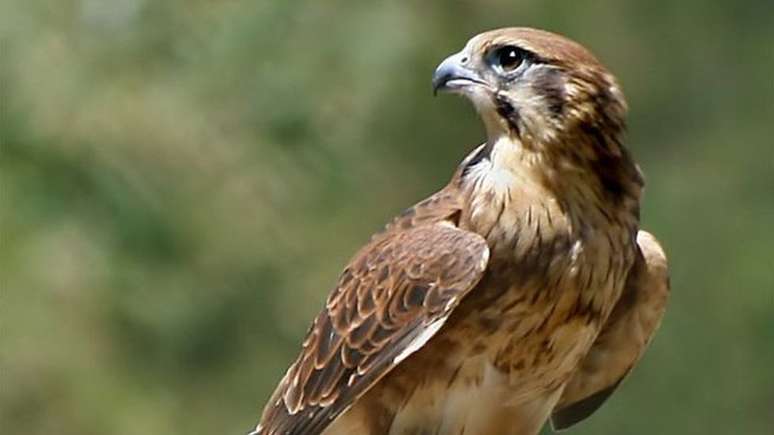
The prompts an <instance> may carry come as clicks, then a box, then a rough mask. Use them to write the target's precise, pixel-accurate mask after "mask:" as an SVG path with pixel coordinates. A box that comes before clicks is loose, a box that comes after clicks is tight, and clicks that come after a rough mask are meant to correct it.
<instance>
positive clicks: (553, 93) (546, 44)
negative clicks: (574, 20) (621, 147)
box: [433, 28, 626, 146]
mask: <svg viewBox="0 0 774 435" xmlns="http://www.w3.org/2000/svg"><path fill="white" fill-rule="evenodd" d="M433 89H434V91H450V92H454V93H458V94H462V95H465V96H466V97H468V98H469V99H470V100H471V101H472V102H473V105H474V106H475V107H476V110H477V111H478V112H479V114H480V115H481V117H482V119H483V121H484V124H485V126H486V129H487V134H488V136H489V140H490V142H491V141H493V140H496V139H497V138H499V137H501V136H502V135H509V136H515V138H517V139H518V140H519V141H520V142H521V143H523V144H524V145H525V146H530V145H535V146H540V145H543V146H550V145H551V144H552V143H555V142H562V143H566V142H568V141H567V137H568V136H576V135H582V134H587V135H589V134H590V135H595V134H598V133H600V132H601V133H602V134H605V135H611V136H615V137H616V138H617V136H618V135H620V134H621V133H622V132H623V129H624V117H625V114H626V103H625V101H624V97H623V94H622V93H621V90H620V88H619V86H618V84H617V82H616V80H615V78H614V77H613V75H612V74H610V73H609V72H608V71H607V70H606V69H605V68H604V67H603V66H602V64H600V63H599V61H597V59H596V58H595V57H594V56H593V55H592V54H591V53H590V52H589V51H588V50H586V49H585V48H584V47H582V46H581V45H580V44H577V43H575V42H573V41H571V40H569V39H567V38H565V37H563V36H560V35H556V34H553V33H550V32H546V31H542V30H536V29H529V28H506V29H498V30H493V31H490V32H485V33H482V34H480V35H477V36H475V37H474V38H473V39H471V40H470V41H469V42H468V43H467V44H466V45H465V47H464V48H463V49H462V51H460V52H459V53H456V54H453V55H451V56H449V57H448V58H446V59H445V60H444V61H443V62H442V63H441V64H440V65H439V66H438V68H437V69H436V70H435V74H434V75H433Z"/></svg>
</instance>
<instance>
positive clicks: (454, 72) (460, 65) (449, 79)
mask: <svg viewBox="0 0 774 435" xmlns="http://www.w3.org/2000/svg"><path fill="white" fill-rule="evenodd" d="M467 62H468V56H467V55H465V54H463V53H457V54H453V55H451V56H449V57H447V58H446V59H444V61H443V62H441V64H440V65H438V68H436V69H435V73H433V95H437V94H438V91H439V90H440V91H455V90H459V89H464V88H466V87H468V86H471V85H486V82H484V80H483V79H482V78H481V77H480V76H479V75H478V73H476V71H474V70H472V69H470V68H468V67H467V66H465V64H466V63H467Z"/></svg>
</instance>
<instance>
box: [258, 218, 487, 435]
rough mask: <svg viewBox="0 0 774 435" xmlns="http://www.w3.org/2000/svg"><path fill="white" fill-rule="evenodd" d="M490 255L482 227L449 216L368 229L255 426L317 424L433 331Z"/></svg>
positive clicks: (308, 427) (304, 430)
mask: <svg viewBox="0 0 774 435" xmlns="http://www.w3.org/2000/svg"><path fill="white" fill-rule="evenodd" d="M488 257H489V248H488V247H487V245H486V242H485V241H484V239H483V238H482V237H481V236H479V235H477V234H474V233H471V232H467V231H463V230H460V229H458V228H456V227H454V226H453V225H451V224H450V223H448V222H442V223H433V224H429V225H424V226H420V227H417V228H411V229H408V230H405V231H388V232H386V233H383V234H381V235H379V236H377V237H375V238H374V239H372V240H371V242H370V243H369V244H368V245H366V246H365V247H364V248H363V249H362V250H361V251H360V252H359V253H358V254H357V255H356V256H355V257H354V258H353V260H352V261H351V262H350V264H349V265H348V266H347V267H346V268H345V269H344V272H343V273H342V274H341V277H340V278H339V282H338V284H337V286H336V288H335V289H334V290H333V292H332V293H331V294H330V296H329V297H328V300H327V302H326V304H325V308H324V309H323V311H322V312H321V313H320V314H319V315H318V316H317V318H316V319H315V321H314V323H313V325H312V327H311V328H310V330H309V332H308V334H307V336H306V339H305V340H304V343H303V349H302V351H301V354H300V355H299V356H298V358H297V359H296V361H295V362H294V363H293V365H292V366H291V367H290V368H289V369H288V371H287V373H286V374H285V377H284V378H283V379H282V381H281V382H280V384H279V386H278V387H277V390H276V391H275V392H274V394H273V395H272V398H271V399H270V400H269V402H268V404H267V405H266V408H265V409H264V412H263V416H262V419H261V423H260V424H259V425H258V427H257V428H256V431H255V432H254V434H262V435H275V434H276V435H279V434H282V435H300V434H304V435H314V434H319V433H320V432H322V431H323V430H324V429H325V428H326V427H327V426H328V425H329V424H330V423H331V422H332V421H333V420H334V419H335V418H336V417H337V416H338V415H339V414H341V413H343V412H344V411H346V410H347V409H348V408H349V406H351V405H352V403H353V402H354V401H355V400H356V399H357V398H358V397H360V396H361V395H362V394H364V393H365V392H366V391H367V390H368V389H369V388H370V387H371V386H372V385H373V384H374V383H376V382H377V381H378V380H379V379H381V377H383V376H384V375H385V374H387V373H388V372H389V371H390V370H391V369H392V368H393V367H394V366H395V365H397V364H399V363H400V362H401V361H402V360H403V358H405V357H407V356H408V355H410V354H411V353H413V352H414V351H416V350H418V349H419V348H421V347H422V345H424V343H425V342H426V341H427V340H429V339H430V338H431V337H432V336H433V335H434V334H435V332H436V331H437V330H438V329H439V328H440V327H441V326H442V325H443V322H444V321H445V320H446V318H447V317H448V316H449V314H450V313H451V312H452V310H453V309H454V308H455V307H456V306H457V304H458V303H459V301H460V300H461V299H462V297H464V296H465V294H467V293H468V292H469V291H470V290H471V289H472V288H473V287H474V286H475V285H476V284H477V283H478V281H479V280H480V279H481V277H482V275H483V272H484V270H485V268H486V263H487V261H488Z"/></svg>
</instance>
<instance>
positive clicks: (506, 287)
mask: <svg viewBox="0 0 774 435" xmlns="http://www.w3.org/2000/svg"><path fill="white" fill-rule="evenodd" d="M433 86H434V89H435V90H445V91H451V92H454V93H458V94H462V95H464V96H466V97H467V98H468V99H470V101H471V102H472V103H473V105H474V106H475V108H476V110H477V111H478V113H479V115H480V116H481V118H482V119H483V122H484V125H485V127H486V133H487V141H486V143H484V144H482V145H481V146H479V147H478V148H476V149H475V150H473V152H471V153H470V154H469V155H468V156H467V157H466V158H465V159H464V160H463V161H462V163H461V164H460V165H459V167H458V168H457V170H456V172H455V173H454V176H453V177H452V179H451V182H450V183H449V184H448V185H447V186H446V187H444V188H443V189H442V190H441V191H439V192H438V193H436V194H434V195H432V196H431V197H429V198H427V199H426V200H424V201H422V202H420V203H418V204H417V205H415V206H414V207H411V208H409V209H407V210H406V211H405V212H403V213H402V214H401V215H400V216H398V217H397V218H395V219H394V220H393V221H392V222H391V223H390V224H388V225H387V226H386V228H385V229H384V230H383V231H382V232H381V233H379V234H376V235H375V236H373V238H372V239H371V241H370V242H369V243H368V244H367V245H366V246H364V247H363V248H362V249H361V250H360V251H359V252H358V253H357V254H356V255H355V256H354V258H353V259H352V261H351V262H350V263H349V265H348V266H347V267H346V268H345V269H344V272H343V273H342V274H341V277H340V278H339V281H338V284H337V285H336V287H335V288H334V290H333V292H332V293H331V295H330V296H329V297H328V300H327V302H326V304H325V308H324V309H323V310H322V312H321V313H320V314H319V315H318V316H317V318H316V319H315V320H314V323H313V324H312V326H311V328H310V330H309V332H308V334H307V336H306V339H305V340H304V343H303V350H302V351H301V354H300V355H299V356H298V358H297V359H296V360H295V362H294V363H293V365H291V366H290V368H289V369H288V371H287V373H286V374H285V377H284V378H283V379H282V381H281V382H280V384H279V386H278V387H277V389H276V391H275V392H274V394H273V395H272V397H271V399H270V400H269V402H268V404H267V405H266V408H265V409H264V411H263V416H262V418H261V422H260V424H259V425H258V427H257V428H256V430H255V431H254V433H257V434H262V435H280V434H282V435H289V434H291V435H315V434H326V435H330V434H336V435H339V434H363V435H383V434H389V435H403V434H405V435H424V434H437V435H459V434H468V435H500V434H503V435H507V434H513V435H526V434H529V435H531V434H536V433H538V432H539V431H540V428H541V427H542V426H543V425H544V423H545V422H546V420H549V419H550V420H551V422H552V424H553V426H554V428H556V429H564V428H566V427H569V426H571V425H573V424H575V423H576V422H578V421H580V420H583V419H584V418H586V417H588V416H589V415H590V414H591V413H593V412H594V411H595V410H596V409H597V408H598V407H599V406H600V405H601V404H602V403H603V402H604V401H605V399H607V397H608V396H609V395H610V394H611V393H612V392H613V390H614V389H615V388H616V387H617V386H618V384H619V383H620V381H621V379H622V378H624V377H625V376H626V375H627V374H628V373H629V371H630V370H631V369H632V367H633V366H634V364H636V362H637V360H638V359H639V358H640V356H641V355H642V353H643V351H644V349H645V347H646V345H647V344H648V341H649V340H650V338H651V337H652V335H653V333H654V331H655V330H656V328H657V326H658V324H659V322H660V320H661V317H662V314H663V312H664V307H665V305H666V299H667V295H668V291H669V290H668V278H667V263H666V258H665V255H664V252H663V251H662V249H661V247H660V246H659V244H658V242H657V241H656V239H655V238H654V237H653V236H652V235H650V234H649V233H647V232H645V231H641V230H640V229H639V204H640V195H641V192H642V188H643V179H642V176H641V174H640V171H639V169H638V168H637V166H636V165H635V163H634V161H633V160H632V157H631V155H630V154H629V152H628V151H627V149H626V148H625V147H624V146H623V144H622V135H623V133H624V118H625V114H626V103H625V101H624V97H623V94H622V92H621V89H620V87H619V85H618V83H617V82H616V79H615V78H614V77H613V76H612V75H611V74H610V73H609V72H608V71H607V70H606V69H605V68H604V67H603V66H602V65H601V64H600V63H599V61H597V59H596V58H595V57H594V56H593V55H592V54H591V53H589V51H587V50H586V49H585V48H583V47H582V46H580V45H578V44H577V43H575V42H572V41H570V40H568V39H566V38H564V37H562V36H559V35H555V34H552V33H548V32H545V31H540V30H534V29H526V28H508V29H500V30H495V31H491V32H486V33H483V34H480V35H478V36H476V37H474V38H473V39H471V40H470V41H469V42H468V44H467V45H466V46H465V47H464V48H463V49H462V51H460V52H459V53H457V54H454V55H452V56H450V57H449V58H447V59H446V60H444V61H443V62H442V63H441V64H440V66H439V67H438V69H437V70H436V71H435V75H434V77H433Z"/></svg>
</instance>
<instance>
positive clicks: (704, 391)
mask: <svg viewBox="0 0 774 435" xmlns="http://www.w3.org/2000/svg"><path fill="white" fill-rule="evenodd" d="M505 25H531V26H535V27H541V28H547V29H550V30H554V31H558V32H561V33H564V34H567V35H569V36H571V37H573V38H574V39H577V40H579V41H581V42H583V43H585V44H586V45H588V46H590V47H592V48H593V50H594V51H595V52H596V53H597V54H598V55H599V57H601V58H602V59H603V61H604V62H605V63H606V64H607V65H609V66H610V68H611V69H612V70H613V71H614V72H615V73H616V74H617V75H618V76H619V78H620V80H621V82H622V83H623V85H624V88H625V90H626V91H627V95H628V98H629V101H630V105H631V109H632V110H631V117H630V134H629V145H630V147H631V148H632V149H633V152H634V153H635V155H636V156H637V157H638V159H639V161H640V163H641V166H642V167H643V169H644V171H645V173H646V174H647V178H648V191H647V195H646V198H645V204H644V208H643V218H644V224H645V226H647V227H648V228H649V229H651V230H652V231H653V232H655V233H656V234H657V235H658V236H659V237H660V238H661V240H663V242H664V244H665V246H666V248H667V249H668V252H669V254H670V256H671V263H672V270H673V276H672V283H673V298H672V300H671V305H670V307H669V310H668V313H667V317H666V320H665V322H664V324H663V327H662V330H661V331H660V334H659V335H658V337H657V339H656V341H655V342H654V344H653V346H652V348H651V350H650V352H649V353H648V354H647V355H646V358H645V359H644V361H643V362H642V364H641V366H640V367H639V368H638V369H637V370H636V372H635V375H634V376H633V377H632V378H631V379H630V380H629V381H628V382H627V383H626V384H625V386H624V387H623V388H621V390H620V391H619V392H618V393H617V394H616V395H615V396H614V397H613V400H611V401H610V402H609V403H608V404H606V405H605V406H604V407H603V408H602V409H601V411H599V412H598V414H597V415H595V416H594V417H593V418H591V419H590V420H589V421H588V422H585V423H583V424H582V425H581V426H580V427H579V428H578V429H575V430H574V432H573V433H577V434H732V433H734V434H764V433H771V429H772V427H774V260H773V259H774V255H773V254H774V227H773V226H772V224H773V223H774V143H773V141H772V131H773V130H772V129H773V128H774V127H772V125H773V124H772V123H774V79H772V77H774V2H771V1H770V0H760V1H739V2H719V1H711V0H684V1H679V2H677V1H668V0H653V1H647V2H646V1H634V0H631V1H618V0H604V1H595V2H585V1H576V2H557V1H543V0H522V1H518V0H511V1H499V0H486V1H473V0H463V1H456V2H442V1H422V2H371V1H360V2H354V1H353V2H344V1H335V0H333V1H290V0H288V1H266V0H254V1H244V0H229V1H211V0H210V1H206V0H194V1H191V0H169V1H150V0H64V1H53V0H48V1H44V0H5V1H3V2H2V3H0V32H1V33H0V44H1V47H2V52H1V53H0V81H1V82H2V88H1V91H0V92H1V93H0V97H1V98H2V117H1V118H0V137H1V139H2V149H1V150H0V183H1V184H0V187H1V188H2V191H1V195H0V224H1V225H2V227H1V230H2V234H1V236H2V240H1V242H2V249H0V279H1V282H0V284H1V285H2V289H1V290H2V295H0V308H1V309H2V315H1V316H0V322H2V323H1V324H0V428H2V429H0V431H1V432H2V433H4V434H25V435H35V434H57V435H89V434H115V435H133V434H213V433H217V434H227V433H236V434H239V433H244V432H245V431H246V430H248V429H249V428H250V427H251V425H253V424H254V423H255V421H256V420H257V417H258V414H259V410H260V408H261V407H262V405H263V402H264V401H265V400H266V398H267V396H268V394H269V393H270V391H271V389H272V388H273V387H274V385H275V383H276V382H277V380H278V379H279V378H280V376H281V375H282V373H283V371H284V369H285V367H286V366H287V364H288V363H289V362H290V359H291V358H292V357H293V356H294V355H295V353H296V352H297V350H298V344H299V342H300V339H301V336H302V335H303V333H304V331H305V329H306V327H307V323H308V321H309V320H310V319H311V318H312V316H313V315H314V313H315V312H316V311H317V310H318V308H319V307H320V305H321V303H322V301H323V300H324V297H325V295H326V293H327V292H328V291H329V289H330V288H331V285H332V284H333V283H334V281H335V279H336V275H337V273H338V271H339V270H340V268H341V267H342V266H343V265H344V263H345V262H346V260H347V259H348V257H349V256H350V255H351V254H352V253H353V252H354V250H355V249H356V248H357V247H358V246H359V245H360V244H361V243H363V242H364V241H365V240H366V239H367V238H368V236H369V234H370V233H371V232H372V231H374V230H376V229H378V228H379V227H380V226H381V224H382V223H383V222H385V221H386V220H387V219H388V218H390V217H391V215H393V214H395V213H396V212H398V211H399V210H400V209H401V208H403V207H404V206H408V205H410V204H411V203H413V202H414V201H416V200H418V199H421V198H422V197H423V196H425V195H427V194H429V193H431V192H432V191H433V190H434V189H437V188H438V187H440V186H442V185H443V184H444V183H445V182H446V179H447V177H448V176H449V175H450V174H451V172H452V170H453V168H454V166H455V165H456V163H457V162H458V161H459V160H460V159H461V158H462V156H463V155H464V154H465V153H466V151H467V150H469V149H471V147H472V146H473V145H475V144H477V143H478V142H480V141H481V140H482V137H483V132H482V129H481V127H480V125H479V121H478V120H477V119H476V116H475V114H474V113H473V110H472V109H471V108H470V106H469V105H468V104H467V103H466V102H465V101H463V100H462V99H459V98H452V97H447V96H444V97H441V98H437V99H433V98H432V96H431V92H430V83H429V78H430V75H431V72H432V70H433V69H434V67H435V65H436V63H437V62H438V61H439V60H441V59H442V58H443V57H444V56H445V55H447V54H449V53H451V52H453V51H456V50H458V49H459V48H460V47H461V46H462V44H463V43H464V42H465V41H466V40H467V39H468V38H469V37H470V36H472V35H473V34H475V33H478V32H479V31H482V30H485V29H489V28H494V27H500V26H505Z"/></svg>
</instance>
